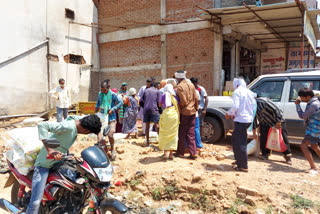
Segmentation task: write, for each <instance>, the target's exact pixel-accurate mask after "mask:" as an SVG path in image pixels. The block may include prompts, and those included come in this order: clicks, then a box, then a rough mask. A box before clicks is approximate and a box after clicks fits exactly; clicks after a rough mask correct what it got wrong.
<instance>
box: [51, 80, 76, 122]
mask: <svg viewBox="0 0 320 214" xmlns="http://www.w3.org/2000/svg"><path fill="white" fill-rule="evenodd" d="M49 95H50V96H51V97H53V98H54V99H56V100H57V102H56V105H57V122H61V121H62V116H63V118H64V119H66V118H67V117H68V110H69V108H70V106H71V93H70V90H69V88H67V87H66V86H65V81H64V79H62V78H61V79H59V86H58V87H57V88H54V89H52V90H51V91H50V92H49Z"/></svg>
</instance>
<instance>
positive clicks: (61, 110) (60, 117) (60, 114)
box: [57, 107, 69, 122]
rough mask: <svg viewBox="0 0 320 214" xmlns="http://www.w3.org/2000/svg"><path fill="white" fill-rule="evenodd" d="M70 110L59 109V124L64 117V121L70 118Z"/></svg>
mask: <svg viewBox="0 0 320 214" xmlns="http://www.w3.org/2000/svg"><path fill="white" fill-rule="evenodd" d="M68 110H69V109H68V108H59V107H57V122H62V116H63V118H64V119H66V118H67V117H68Z"/></svg>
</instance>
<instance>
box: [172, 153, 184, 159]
mask: <svg viewBox="0 0 320 214" xmlns="http://www.w3.org/2000/svg"><path fill="white" fill-rule="evenodd" d="M174 156H175V157H177V158H184V155H179V154H178V153H175V154H174Z"/></svg>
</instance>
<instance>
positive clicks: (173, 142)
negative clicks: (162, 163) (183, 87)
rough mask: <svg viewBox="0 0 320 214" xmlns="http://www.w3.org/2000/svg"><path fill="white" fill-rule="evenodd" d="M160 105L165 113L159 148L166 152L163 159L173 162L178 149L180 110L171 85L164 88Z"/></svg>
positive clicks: (161, 123) (163, 114) (162, 120)
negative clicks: (174, 152)
mask: <svg viewBox="0 0 320 214" xmlns="http://www.w3.org/2000/svg"><path fill="white" fill-rule="evenodd" d="M160 105H161V106H162V108H163V112H162V114H161V115H160V132H159V148H160V150H164V154H163V155H162V156H161V158H163V159H164V160H166V159H170V160H172V159H173V151H175V150H177V147H178V130H179V109H178V100H177V97H176V93H175V91H174V90H173V86H172V85H171V84H167V85H166V86H165V87H164V94H163V95H162V97H161V103H160Z"/></svg>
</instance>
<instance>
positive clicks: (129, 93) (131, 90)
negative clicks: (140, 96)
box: [128, 88, 137, 96]
mask: <svg viewBox="0 0 320 214" xmlns="http://www.w3.org/2000/svg"><path fill="white" fill-rule="evenodd" d="M136 93H137V90H136V89H135V88H130V89H129V92H128V96H133V95H135V94H136Z"/></svg>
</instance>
